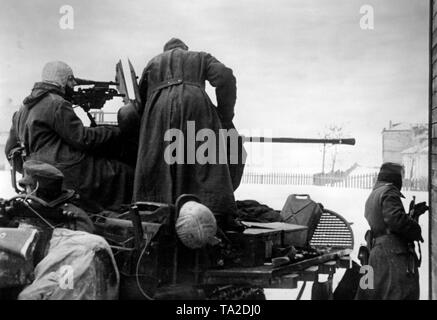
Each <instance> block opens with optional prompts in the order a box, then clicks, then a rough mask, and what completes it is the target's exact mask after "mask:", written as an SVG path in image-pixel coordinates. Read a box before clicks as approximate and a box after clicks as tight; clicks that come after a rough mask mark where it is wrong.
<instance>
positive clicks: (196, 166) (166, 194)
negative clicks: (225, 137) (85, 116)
mask: <svg viewBox="0 0 437 320" xmlns="http://www.w3.org/2000/svg"><path fill="white" fill-rule="evenodd" d="M205 80H208V81H209V83H210V84H211V85H212V86H213V87H215V88H216V95H217V107H215V106H214V105H213V104H212V102H211V100H210V99H209V97H208V95H207V93H206V91H205ZM139 86H140V94H141V98H142V102H143V104H144V105H143V110H141V111H140V113H142V118H141V128H140V141H139V152H138V158H137V167H136V172H135V182H134V200H136V201H158V202H166V203H174V201H175V200H176V199H177V197H178V196H180V195H181V194H184V193H191V194H196V195H197V196H198V197H199V198H200V200H201V201H202V203H203V204H205V205H206V206H207V207H208V208H210V209H211V210H212V211H213V213H214V214H215V216H216V218H217V220H218V223H219V225H221V226H222V227H225V228H228V229H229V228H233V227H235V220H234V219H233V215H234V214H235V213H236V204H235V199H234V189H235V188H236V187H237V185H238V183H239V179H241V174H242V170H241V171H239V173H236V172H232V173H231V171H230V166H229V165H228V164H226V163H224V164H221V163H218V162H216V163H214V164H212V163H206V164H200V163H199V162H198V161H197V159H196V161H195V163H183V164H181V163H174V164H169V163H167V162H166V161H165V159H164V154H165V150H166V148H167V147H168V145H169V144H170V142H168V141H166V140H165V134H166V132H168V131H169V130H172V129H177V130H180V131H181V132H182V133H183V135H184V137H186V138H189V137H188V135H187V126H188V125H187V123H188V122H189V121H191V122H192V123H193V122H194V124H195V130H196V134H197V132H198V131H199V130H201V129H208V130H212V131H213V132H214V135H215V137H216V138H217V140H219V139H218V137H219V130H220V129H231V128H234V127H233V124H232V119H233V117H234V106H235V101H236V80H235V77H234V75H233V72H232V70H231V69H229V68H228V67H226V66H225V65H224V64H222V63H221V62H219V61H218V60H217V59H216V58H214V57H213V56H212V55H210V54H208V53H205V52H195V51H189V50H188V46H187V45H186V44H185V43H184V42H182V41H181V40H179V39H175V38H173V39H171V40H170V41H169V42H167V44H165V46H164V52H163V53H161V54H159V55H158V56H156V57H154V58H153V59H152V60H151V61H150V62H149V63H148V65H147V66H146V68H145V69H144V71H143V74H142V77H141V80H140V84H139ZM189 143H194V144H195V145H196V150H197V147H198V146H199V145H200V144H201V142H199V141H186V144H189ZM178 156H180V157H181V158H182V159H184V160H185V161H186V160H187V157H188V156H189V153H188V151H187V150H185V151H184V154H183V155H178ZM213 157H214V156H213ZM234 168H235V167H234ZM240 168H241V167H240ZM238 175H239V177H236V176H238Z"/></svg>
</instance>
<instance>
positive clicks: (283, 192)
mask: <svg viewBox="0 0 437 320" xmlns="http://www.w3.org/2000/svg"><path fill="white" fill-rule="evenodd" d="M10 181H11V180H10V174H9V172H8V171H0V197H2V198H8V197H11V196H13V195H14V191H13V189H12V187H11V183H10ZM293 193H298V194H309V195H310V196H311V198H312V199H313V200H314V201H316V202H320V203H322V204H323V205H324V206H325V207H326V208H327V209H330V210H333V211H335V212H337V213H339V214H341V215H342V216H343V217H344V218H345V219H346V220H348V221H349V222H353V225H352V229H353V231H354V238H355V249H354V252H353V254H352V258H353V259H355V260H357V259H356V256H357V251H358V248H359V245H360V244H361V243H364V234H365V232H366V230H367V229H368V225H367V222H366V220H365V219H364V203H365V201H366V199H367V196H368V195H369V193H370V190H365V189H345V188H334V187H319V186H291V185H290V186H287V185H280V186H277V185H262V184H256V185H255V184H242V185H241V186H240V188H239V189H238V190H237V192H236V199H237V200H244V199H255V200H257V201H259V202H262V203H265V204H267V205H269V206H270V207H272V208H274V209H282V206H283V205H284V203H285V200H286V198H287V196H288V195H290V194H293ZM404 195H405V197H406V199H405V200H404V206H406V207H408V204H409V201H410V200H411V197H412V196H413V195H415V196H416V201H417V202H421V201H428V193H427V192H405V193H404ZM427 222H428V216H427V213H426V214H425V215H424V216H422V220H421V226H422V230H423V238H424V239H425V243H424V244H423V245H422V255H423V261H422V267H421V269H420V277H421V278H420V286H421V293H420V296H421V299H427V298H428V223H427ZM343 272H344V271H342V270H339V271H338V272H337V273H336V275H335V277H334V287H335V286H336V283H337V282H338V281H339V280H340V279H341V277H342V275H343ZM321 280H324V279H321ZM301 285H302V283H299V288H300V286H301ZM299 288H298V289H294V290H285V289H268V290H266V295H267V298H268V299H277V300H289V299H290V300H294V299H295V298H296V296H297V294H298V291H299ZM310 296H311V285H310V284H307V286H306V289H305V292H304V295H303V297H302V299H309V298H310Z"/></svg>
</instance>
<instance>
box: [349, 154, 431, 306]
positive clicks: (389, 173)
mask: <svg viewBox="0 0 437 320" xmlns="http://www.w3.org/2000/svg"><path fill="white" fill-rule="evenodd" d="M403 176H404V168H403V166H401V165H399V164H396V163H384V164H383V165H382V166H381V169H380V172H379V174H378V179H377V182H376V184H375V186H374V187H373V190H372V192H371V194H370V196H369V198H368V199H367V201H366V206H365V217H366V219H367V221H368V223H369V225H370V231H369V232H368V236H366V238H367V239H366V240H368V247H369V248H370V256H369V261H368V265H369V266H370V267H371V268H372V269H373V275H374V279H373V280H374V285H373V287H374V288H373V289H372V288H361V287H360V288H359V289H358V292H357V297H356V298H357V299H359V300H417V299H419V293H420V291H419V271H418V268H419V259H418V258H417V255H416V252H415V249H414V242H415V241H421V242H423V239H422V231H421V228H420V226H419V224H418V222H417V221H416V220H415V219H413V218H412V217H411V216H410V215H409V214H407V213H406V212H405V210H404V207H403V204H402V201H401V198H404V196H403V195H402V193H401V188H402V180H403ZM423 204H424V203H422V204H419V205H417V206H416V207H415V209H414V210H416V211H421V212H416V213H415V214H416V215H420V214H422V213H424V212H425V211H426V210H427V207H426V205H425V206H424V205H423Z"/></svg>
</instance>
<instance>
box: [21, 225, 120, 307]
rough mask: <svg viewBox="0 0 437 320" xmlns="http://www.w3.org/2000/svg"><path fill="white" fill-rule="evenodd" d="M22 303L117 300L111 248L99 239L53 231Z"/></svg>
mask: <svg viewBox="0 0 437 320" xmlns="http://www.w3.org/2000/svg"><path fill="white" fill-rule="evenodd" d="M34 273H35V280H34V281H33V282H32V284H30V285H29V286H28V287H26V288H25V289H24V290H23V291H22V292H21V293H20V294H19V299H21V300H61V299H64V300H111V299H117V298H118V287H119V273H118V269H117V265H116V263H115V260H114V256H113V254H112V252H111V248H110V247H109V244H108V243H107V242H106V240H105V239H104V238H102V237H100V236H97V235H93V234H90V233H87V232H82V231H72V230H68V229H61V228H58V229H54V231H53V236H52V238H51V240H50V245H49V250H48V254H47V255H46V256H45V257H44V259H43V260H41V261H40V262H39V263H38V265H37V266H36V267H35V272H34Z"/></svg>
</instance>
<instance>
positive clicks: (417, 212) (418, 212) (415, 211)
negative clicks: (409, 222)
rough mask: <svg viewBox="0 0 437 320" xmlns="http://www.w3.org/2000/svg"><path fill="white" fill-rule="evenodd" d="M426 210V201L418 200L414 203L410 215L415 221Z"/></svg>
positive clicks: (427, 208)
mask: <svg viewBox="0 0 437 320" xmlns="http://www.w3.org/2000/svg"><path fill="white" fill-rule="evenodd" d="M428 210H429V207H428V206H427V205H426V202H420V203H418V204H416V205H415V206H414V209H413V215H412V217H413V219H415V220H416V221H417V220H418V219H419V217H420V216H421V215H422V214H424V213H425V212H426V211H428Z"/></svg>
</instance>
